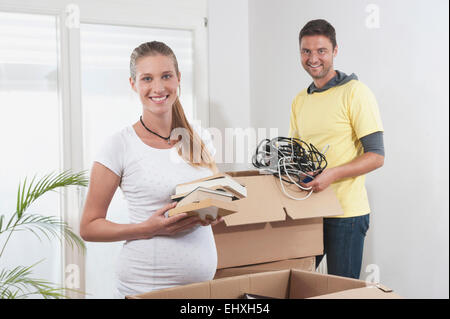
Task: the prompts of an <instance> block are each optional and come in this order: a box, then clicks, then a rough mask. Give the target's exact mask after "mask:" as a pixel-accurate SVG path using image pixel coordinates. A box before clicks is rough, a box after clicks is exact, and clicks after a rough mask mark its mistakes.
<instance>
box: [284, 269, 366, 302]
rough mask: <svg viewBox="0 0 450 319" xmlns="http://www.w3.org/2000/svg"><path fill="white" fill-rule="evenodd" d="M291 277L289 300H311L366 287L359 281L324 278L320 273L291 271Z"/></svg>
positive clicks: (331, 277) (331, 276) (334, 277)
mask: <svg viewBox="0 0 450 319" xmlns="http://www.w3.org/2000/svg"><path fill="white" fill-rule="evenodd" d="M291 276H292V278H291V291H290V295H289V296H290V298H291V299H303V298H311V297H315V296H321V295H325V294H330V293H335V292H339V291H343V290H348V289H355V288H363V287H366V283H365V282H364V281H361V280H357V279H352V278H344V277H339V276H333V275H326V276H324V275H322V274H320V273H316V272H308V271H303V270H298V269H293V270H292V274H291ZM295 287H302V289H295Z"/></svg>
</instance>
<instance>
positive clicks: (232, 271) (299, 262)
mask: <svg viewBox="0 0 450 319" xmlns="http://www.w3.org/2000/svg"><path fill="white" fill-rule="evenodd" d="M284 269H299V270H304V271H315V269H316V257H304V258H296V259H287V260H281V261H274V262H269V263H263V264H256V265H250V266H239V267H230V268H222V269H218V270H217V271H216V275H215V276H214V279H220V278H226V277H233V276H240V275H249V274H254V273H259V272H267V271H274V270H284Z"/></svg>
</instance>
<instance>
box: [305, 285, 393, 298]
mask: <svg viewBox="0 0 450 319" xmlns="http://www.w3.org/2000/svg"><path fill="white" fill-rule="evenodd" d="M401 298H402V297H400V296H399V295H397V294H395V293H393V292H392V290H391V291H390V292H385V291H383V290H381V289H379V288H378V287H376V286H368V287H363V288H354V289H348V290H344V291H339V292H335V293H331V294H326V295H321V296H315V297H311V298H308V299H401Z"/></svg>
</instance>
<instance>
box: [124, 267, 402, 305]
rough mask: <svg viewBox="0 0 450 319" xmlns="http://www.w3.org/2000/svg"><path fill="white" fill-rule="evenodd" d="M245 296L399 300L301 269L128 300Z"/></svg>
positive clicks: (361, 285) (354, 282)
mask: <svg viewBox="0 0 450 319" xmlns="http://www.w3.org/2000/svg"><path fill="white" fill-rule="evenodd" d="M245 293H249V294H254V295H259V296H266V297H270V298H280V299H305V298H322V299H324V298H327V299H328V298H330V299H336V298H338V299H355V298H358V299H385V298H387V299H396V298H401V297H400V296H399V295H397V294H395V293H394V292H393V291H392V290H391V289H387V288H385V287H382V286H379V287H378V286H376V285H372V284H368V283H366V282H364V281H361V280H356V279H349V278H344V277H338V276H332V275H323V274H318V273H314V272H308V271H302V270H298V269H287V270H279V271H271V272H262V273H256V274H251V275H242V276H235V277H228V278H222V279H216V280H211V281H205V282H200V283H195V284H190V285H185V286H179V287H174V288H168V289H162V290H157V291H152V292H148V293H144V294H139V295H133V296H127V297H126V298H127V299H160V298H168V299H239V298H242V296H243V295H244V294H245Z"/></svg>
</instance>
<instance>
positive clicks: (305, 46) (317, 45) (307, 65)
mask: <svg viewBox="0 0 450 319" xmlns="http://www.w3.org/2000/svg"><path fill="white" fill-rule="evenodd" d="M336 54H337V46H336V47H335V48H334V49H333V44H332V43H331V41H330V39H328V38H327V37H326V36H323V35H309V36H304V37H303V38H302V40H301V42H300V55H301V60H302V65H303V68H304V69H305V70H306V72H308V73H309V75H311V77H312V78H313V79H314V80H319V79H323V78H327V76H328V77H329V76H330V75H331V73H332V72H333V71H334V69H333V58H334V57H335V56H336Z"/></svg>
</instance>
